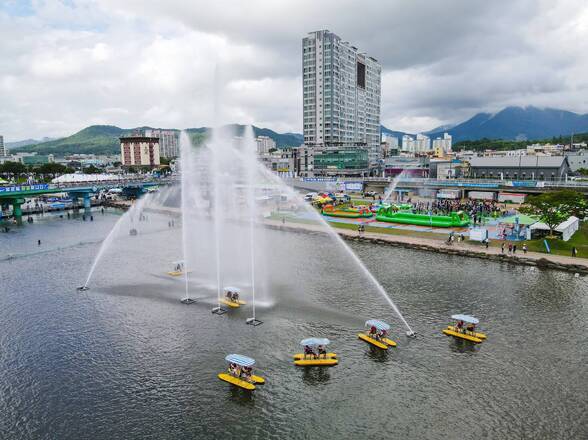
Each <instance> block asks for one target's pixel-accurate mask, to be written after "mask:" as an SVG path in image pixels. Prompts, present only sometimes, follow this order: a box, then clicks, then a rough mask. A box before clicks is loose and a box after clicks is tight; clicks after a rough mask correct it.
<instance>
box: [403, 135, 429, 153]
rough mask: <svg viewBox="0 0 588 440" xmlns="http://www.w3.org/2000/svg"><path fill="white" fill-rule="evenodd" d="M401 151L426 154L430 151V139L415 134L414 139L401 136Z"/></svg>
mask: <svg viewBox="0 0 588 440" xmlns="http://www.w3.org/2000/svg"><path fill="white" fill-rule="evenodd" d="M402 151H405V152H407V153H426V152H429V151H431V138H429V137H428V136H425V135H424V134H417V135H416V139H415V138H413V137H412V136H409V135H407V134H405V135H404V136H402Z"/></svg>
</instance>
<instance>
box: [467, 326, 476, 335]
mask: <svg viewBox="0 0 588 440" xmlns="http://www.w3.org/2000/svg"><path fill="white" fill-rule="evenodd" d="M466 330H467V332H466V333H469V334H470V335H473V334H474V333H475V330H476V326H475V325H474V324H473V323H470V324H468V326H467V328H466Z"/></svg>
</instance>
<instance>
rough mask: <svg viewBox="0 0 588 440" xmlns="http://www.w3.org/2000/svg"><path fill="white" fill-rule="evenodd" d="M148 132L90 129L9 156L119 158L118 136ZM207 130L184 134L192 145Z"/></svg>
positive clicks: (296, 140)
mask: <svg viewBox="0 0 588 440" xmlns="http://www.w3.org/2000/svg"><path fill="white" fill-rule="evenodd" d="M229 127H231V128H232V129H234V130H235V134H236V135H237V136H239V135H241V134H242V133H243V130H244V129H245V125H240V124H230V125H229ZM148 128H152V127H137V128H132V129H124V128H120V127H116V126H114V125H91V126H89V127H86V128H84V129H83V130H80V131H79V132H77V133H75V134H73V135H71V136H68V137H64V138H61V139H55V140H51V141H48V142H40V143H36V144H32V145H25V146H21V147H17V148H12V149H11V152H36V153H37V154H42V155H44V154H53V155H55V156H58V157H62V156H65V155H68V154H118V153H119V152H120V141H119V138H120V137H121V136H124V135H129V134H131V133H133V132H134V131H136V130H142V129H148ZM170 130H177V129H170ZM208 130H209V128H208V127H198V128H189V129H187V130H186V131H187V132H188V133H189V134H190V137H191V139H192V141H193V142H195V143H200V142H202V141H203V140H204V139H205V137H206V132H207V131H208ZM177 131H179V130H177ZM253 132H254V134H255V136H269V137H270V138H272V139H273V140H274V141H275V142H276V145H277V146H278V148H285V147H297V146H299V145H300V144H301V143H302V142H301V135H299V134H296V133H287V134H280V133H276V132H275V131H273V130H270V129H269V128H260V127H255V126H254V127H253Z"/></svg>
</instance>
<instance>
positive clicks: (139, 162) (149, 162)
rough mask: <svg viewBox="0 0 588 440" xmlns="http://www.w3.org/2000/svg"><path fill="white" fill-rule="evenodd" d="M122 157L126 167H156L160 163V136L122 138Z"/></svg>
mask: <svg viewBox="0 0 588 440" xmlns="http://www.w3.org/2000/svg"><path fill="white" fill-rule="evenodd" d="M120 158H121V162H122V165H123V166H125V167H130V166H141V167H150V168H154V167H156V166H158V165H159V164H160V160H159V138H157V137H147V136H126V137H121V138H120Z"/></svg>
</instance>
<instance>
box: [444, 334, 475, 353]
mask: <svg viewBox="0 0 588 440" xmlns="http://www.w3.org/2000/svg"><path fill="white" fill-rule="evenodd" d="M449 340H450V342H449V348H450V349H451V351H452V352H454V353H468V354H474V353H477V352H478V351H479V350H480V345H481V344H476V343H474V342H471V341H466V340H465V339H459V338H454V337H449Z"/></svg>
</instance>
